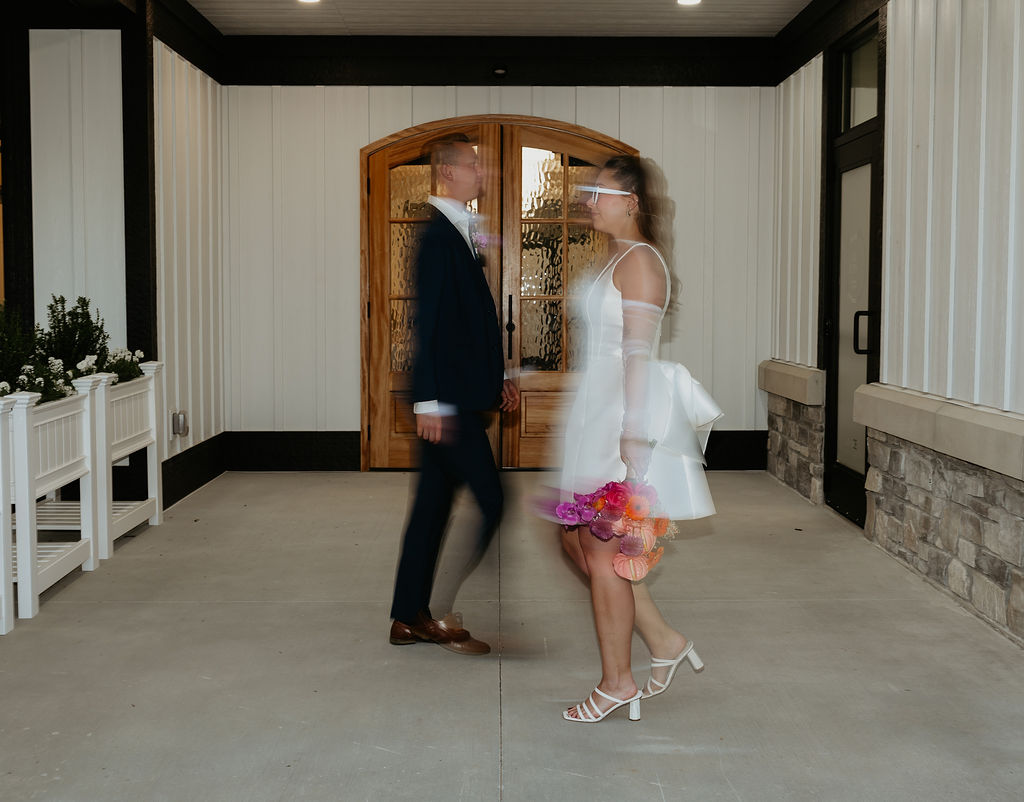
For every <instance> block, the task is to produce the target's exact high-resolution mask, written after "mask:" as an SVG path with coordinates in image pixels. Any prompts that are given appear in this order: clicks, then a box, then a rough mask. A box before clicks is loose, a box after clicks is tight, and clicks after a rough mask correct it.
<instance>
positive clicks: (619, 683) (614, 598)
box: [569, 532, 637, 716]
mask: <svg viewBox="0 0 1024 802" xmlns="http://www.w3.org/2000/svg"><path fill="white" fill-rule="evenodd" d="M579 542H580V545H581V546H582V549H583V554H584V557H585V558H586V563H587V568H588V571H589V575H590V598H591V602H592V604H593V607H594V626H595V628H596V629H597V643H598V647H599V648H600V650H601V681H600V682H599V683H598V686H597V687H598V688H600V689H601V690H602V691H604V692H605V693H606V694H608V695H609V696H613V697H615V698H616V699H629V698H630V697H631V696H633V695H634V694H635V693H636V691H637V686H636V683H635V682H634V681H633V672H632V670H631V669H630V665H629V657H630V642H631V641H632V638H633V592H632V591H631V590H630V587H629V582H628V581H626V580H625V579H623V578H622V577H620V576H619V575H618V574H616V573H615V571H614V569H613V567H612V558H613V557H614V556H615V555H616V554H617V553H618V551H619V541H618V539H616V538H613V539H612V540H609V541H602V540H599V539H598V538H596V537H593V536H592V535H590V534H589V532H587V533H584V534H583V535H581V536H580V538H579ZM595 701H596V702H597V705H598V707H599V708H600V709H601V710H607V709H608V708H610V707H611V706H612V705H611V703H610V702H608V701H607V700H606V699H603V698H601V697H599V696H596V695H595ZM569 714H570V715H573V716H574V715H575V706H574V707H572V708H570V713H569Z"/></svg>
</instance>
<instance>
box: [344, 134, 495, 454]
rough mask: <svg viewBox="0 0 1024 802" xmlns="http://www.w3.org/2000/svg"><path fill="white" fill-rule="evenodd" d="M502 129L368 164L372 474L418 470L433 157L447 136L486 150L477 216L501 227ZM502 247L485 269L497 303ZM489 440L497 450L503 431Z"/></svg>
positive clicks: (400, 149)
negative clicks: (422, 271) (420, 282)
mask: <svg viewBox="0 0 1024 802" xmlns="http://www.w3.org/2000/svg"><path fill="white" fill-rule="evenodd" d="M497 128H498V126H496V125H485V124H475V125H469V126H466V125H462V126H459V125H455V126H453V127H451V128H449V129H445V130H433V131H430V132H428V133H424V134H421V135H419V136H416V137H413V138H411V139H410V140H405V141H402V142H399V143H396V144H393V145H391V146H389V147H387V148H384V149H382V150H379V151H377V152H375V153H372V154H371V155H370V156H369V158H368V160H367V163H368V167H367V177H368V190H369V200H368V203H367V208H368V215H369V220H368V229H369V232H368V236H367V241H368V245H369V252H368V254H367V257H366V259H367V265H368V268H369V277H368V285H369V286H368V305H367V316H368V325H367V327H366V328H367V330H368V333H369V342H368V343H366V344H365V345H364V347H365V348H366V349H367V350H368V352H369V356H368V374H369V375H368V377H367V382H368V390H369V392H368V396H369V403H368V417H369V420H370V426H369V431H368V441H369V444H368V445H369V448H368V450H369V452H370V459H369V465H368V466H367V467H370V468H411V467H414V466H415V464H416V462H415V460H416V445H417V443H416V419H415V415H414V414H413V411H412V402H411V394H410V384H411V374H410V370H411V368H412V358H413V347H414V343H413V331H414V328H415V297H414V295H415V290H414V286H413V284H414V278H413V275H412V262H413V259H414V257H415V252H416V248H417V238H418V235H419V234H420V233H421V230H422V228H423V227H425V225H426V221H427V220H429V216H430V212H431V209H430V207H429V205H428V204H427V203H426V197H427V196H428V195H429V194H433V192H434V186H433V179H432V177H431V174H430V165H429V152H430V147H431V144H432V143H433V142H434V141H435V140H436V139H438V138H439V137H441V136H444V135H447V134H453V133H464V134H466V135H467V136H468V137H469V138H470V140H471V141H473V142H474V143H476V144H477V145H478V146H479V147H480V156H481V161H482V163H483V165H484V174H485V178H484V187H483V191H482V192H481V195H480V198H478V199H477V209H478V211H479V213H480V214H481V215H483V216H484V217H485V218H487V217H489V218H490V219H499V210H500V203H501V200H500V194H499V193H497V190H496V189H494V187H497V186H498V185H500V171H499V168H498V165H499V164H500V153H498V148H497V143H498V141H499V134H498V133H497ZM499 254H500V246H499V244H498V238H497V237H495V238H494V239H493V242H492V243H491V244H490V245H489V247H488V249H487V251H486V253H485V258H489V259H490V263H489V265H488V266H487V267H485V271H486V272H487V276H488V281H489V282H490V285H491V287H492V291H493V293H494V297H495V298H497V295H498V287H499V284H498V282H499V281H500V278H499V277H500V267H499V266H500V259H499ZM492 429H493V431H490V432H489V436H490V437H491V440H492V443H494V444H495V446H496V444H497V442H498V437H499V432H498V430H497V426H496V425H495V426H493V427H492Z"/></svg>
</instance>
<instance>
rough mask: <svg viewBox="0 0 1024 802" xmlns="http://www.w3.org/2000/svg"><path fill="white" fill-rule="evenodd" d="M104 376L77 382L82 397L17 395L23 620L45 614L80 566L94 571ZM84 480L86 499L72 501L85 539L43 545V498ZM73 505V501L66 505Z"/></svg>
mask: <svg viewBox="0 0 1024 802" xmlns="http://www.w3.org/2000/svg"><path fill="white" fill-rule="evenodd" d="M99 382H100V379H99V377H98V376H95V375H93V376H85V377H83V378H81V379H75V380H74V386H75V389H76V390H77V391H78V394H77V395H73V396H70V397H68V398H63V399H61V400H59V401H50V402H48V403H46V404H41V405H38V406H37V405H36V402H37V401H38V400H39V393H27V392H19V393H12V394H11V395H9V396H8V399H10V400H12V401H13V402H14V408H13V411H12V412H11V428H12V432H13V446H14V448H13V460H12V466H13V469H14V470H13V475H14V477H15V481H14V509H15V517H14V531H15V548H14V559H13V564H12V572H13V577H14V581H15V582H16V583H17V585H18V617H19V618H32V617H33V616H35V614H36V613H37V612H39V594H40V593H42V592H43V591H44V590H46V589H47V588H48V587H50V586H51V585H53V584H54V583H55V582H57V581H58V580H60V579H62V578H63V577H65V576H67V575H68V574H69V573H70V572H71V571H73V570H75V569H76V568H78V567H79V566H81V567H82V570H84V571H92V570H93V569H95V567H96V564H97V555H96V551H97V550H96V529H97V526H96V524H97V518H96V471H95V467H94V466H95V464H96V425H95V416H96V387H97V385H98V384H99ZM76 479H77V480H78V482H79V487H80V497H81V501H79V502H73V503H74V505H75V506H74V509H75V510H76V511H77V520H76V521H75V522H74V523H75V526H74V529H76V530H77V531H78V532H79V539H78V540H75V541H68V542H57V543H40V542H39V536H38V535H39V529H41V528H53V527H51V526H50V525H49V524H48V523H46V522H45V521H41V520H40V518H41V511H42V510H45V509H46V506H47V505H53V504H60V503H61V502H54V501H46V502H43V503H42V504H39V505H38V507H37V499H39V498H41V497H43V496H46V495H48V494H51V493H53V492H54V491H56V490H58V489H60V488H62V487H64V486H65V485H68V484H70V483H71V482H74V481H75V480H76ZM63 503H71V502H63Z"/></svg>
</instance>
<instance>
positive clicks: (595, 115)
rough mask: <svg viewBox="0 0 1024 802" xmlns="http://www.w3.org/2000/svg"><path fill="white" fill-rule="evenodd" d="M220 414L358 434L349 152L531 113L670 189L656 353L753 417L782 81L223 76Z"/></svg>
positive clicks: (254, 424) (353, 164) (763, 417)
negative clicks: (290, 81)
mask: <svg viewBox="0 0 1024 802" xmlns="http://www.w3.org/2000/svg"><path fill="white" fill-rule="evenodd" d="M224 91H225V107H224V122H223V124H224V129H223V130H224V141H223V146H224V150H223V153H224V159H225V163H226V185H225V197H224V200H225V205H224V209H225V237H226V239H225V252H226V260H225V263H226V265H227V271H228V274H227V276H226V285H225V286H226V298H225V303H226V307H225V308H226V310H227V313H226V314H227V320H228V324H227V325H228V331H229V336H228V337H227V341H226V349H227V353H226V355H225V367H226V380H227V387H226V394H227V396H226V397H227V399H228V403H227V413H228V419H227V427H226V428H228V429H230V430H243V431H261V430H276V431H288V430H293V431H301V430H318V431H319V430H328V431H329V430H347V431H352V430H358V429H359V428H360V417H359V415H360V373H359V366H360V354H359V346H360V343H359V322H360V314H361V311H362V310H360V308H359V213H360V212H359V204H360V196H361V187H360V186H359V151H360V149H361V148H362V147H364V146H365V145H367V144H369V143H370V142H372V141H375V140H377V139H379V138H381V137H384V136H387V135H388V134H392V133H395V132H397V131H400V130H402V129H404V128H407V127H409V126H411V125H416V124H420V123H423V122H428V121H432V120H437V119H444V118H448V117H461V116H466V115H473V114H495V113H505V114H527V115H534V116H539V117H548V118H552V119H557V120H561V121H565V122H570V123H576V124H578V125H583V126H585V127H588V128H592V129H594V130H597V131H600V132H601V133H605V134H609V135H611V136H613V137H616V138H619V139H621V140H623V141H624V142H627V143H629V144H631V145H633V146H634V147H637V148H639V149H640V150H641V152H642V153H643V155H646V156H650V157H652V158H654V159H655V160H656V161H657V162H659V164H661V166H662V168H663V170H664V172H665V174H666V178H667V180H668V186H669V194H670V195H671V197H672V198H673V199H674V201H675V203H676V216H675V237H676V248H675V271H676V274H677V275H678V277H679V279H680V283H681V288H682V292H681V294H680V296H679V298H678V301H679V306H678V308H677V309H676V310H675V311H674V313H673V316H672V320H671V324H672V325H671V329H670V331H669V332H668V333H667V334H666V338H665V342H664V344H663V349H662V352H663V355H664V356H666V357H671V358H674V359H678V360H680V361H682V362H684V363H686V364H687V365H688V366H689V367H690V368H691V369H692V370H693V373H694V375H696V376H697V377H698V378H700V379H701V380H702V381H704V382H705V384H706V385H707V386H708V387H709V388H710V389H711V391H712V392H713V393H714V394H715V397H716V398H717V400H718V401H719V403H720V404H721V405H722V407H723V408H724V409H725V411H726V414H727V418H726V419H725V420H724V421H723V426H724V428H728V429H761V428H765V426H766V425H767V413H766V411H765V409H764V408H763V402H762V401H761V399H760V397H759V393H758V391H757V387H756V375H757V364H758V362H759V361H760V360H762V359H765V358H767V357H768V356H769V351H770V347H771V346H770V341H771V319H770V315H771V309H770V306H769V303H770V298H771V275H772V253H773V244H774V226H773V216H772V215H773V204H774V193H775V185H774V182H775V179H774V176H775V170H774V163H773V160H774V153H775V135H776V119H775V116H776V103H775V91H776V90H775V89H771V88H768V89H764V88H701V87H665V88H662V87H637V88H633V87H522V86H503V87H472V86H470V87H464V86H460V87H439V86H425V87H419V86H416V87H411V86H374V87H357V86H348V87H326V88H325V87H225V90H224Z"/></svg>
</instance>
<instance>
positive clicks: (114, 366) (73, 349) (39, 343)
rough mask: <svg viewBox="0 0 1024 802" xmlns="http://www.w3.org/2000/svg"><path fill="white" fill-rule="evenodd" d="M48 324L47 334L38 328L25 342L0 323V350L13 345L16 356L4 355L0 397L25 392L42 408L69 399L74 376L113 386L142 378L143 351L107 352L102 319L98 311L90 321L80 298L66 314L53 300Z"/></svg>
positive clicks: (0, 320)
mask: <svg viewBox="0 0 1024 802" xmlns="http://www.w3.org/2000/svg"><path fill="white" fill-rule="evenodd" d="M0 312H2V307H0ZM47 323H48V327H47V328H46V329H44V328H42V327H41V326H38V325H37V326H36V327H35V330H34V332H33V336H32V337H27V336H24V335H20V334H18V332H20V328H16V327H15V326H14V325H13V324H11V323H10V321H8V320H7V319H4V318H0V346H4V345H6V344H7V343H8V342H12V343H13V342H17V344H18V348H17V350H15V349H14V348H11V349H10V351H6V349H3V350H4V351H5V353H3V359H0V396H3V395H7V394H8V393H12V392H17V391H19V390H28V391H30V392H35V393H40V394H41V395H42V398H41V399H40V401H41V402H44V401H54V400H56V399H58V398H64V397H66V396H69V395H73V394H74V393H75V388H74V386H73V385H72V383H71V381H72V379H75V378H78V377H79V376H87V375H89V374H91V373H97V372H107V373H113V374H115V376H116V377H117V378H116V379H115V381H131V380H132V379H135V378H138V377H139V376H141V375H142V368H140V367H139V363H140V362H141V361H142V360H143V359H144V355H143V353H142V351H135V352H132V351H130V350H128V349H127V348H115V349H113V350H111V349H110V348H109V347H108V343H109V341H110V335H108V334H107V331H106V328H105V326H104V324H103V318H101V317H100V315H99V310H97V311H96V314H95V318H94V317H93V313H92V310H91V309H90V308H89V300H88V299H86V298H79V299H78V301H77V303H76V304H75V305H74V306H73V307H71V308H70V309H69V308H68V306H67V301H66V300H65V298H64V297H63V296H53V301H52V302H51V303H50V304H49V306H47ZM11 329H13V330H14V332H15V333H14V334H11V333H10V331H9V330H11ZM5 332H6V333H5ZM5 337H6V339H4V338H5ZM19 337H20V339H19ZM15 357H17V358H16V359H15Z"/></svg>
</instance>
